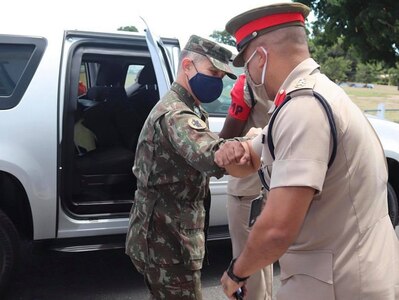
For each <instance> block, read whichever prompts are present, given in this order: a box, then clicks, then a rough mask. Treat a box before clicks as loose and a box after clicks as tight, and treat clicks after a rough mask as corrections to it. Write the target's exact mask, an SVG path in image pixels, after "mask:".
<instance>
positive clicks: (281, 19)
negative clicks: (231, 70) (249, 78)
mask: <svg viewBox="0 0 399 300" xmlns="http://www.w3.org/2000/svg"><path fill="white" fill-rule="evenodd" d="M309 12H310V9H309V7H307V6H306V5H304V4H302V3H298V2H295V3H276V4H272V5H267V6H262V7H258V8H254V9H251V10H249V11H246V12H244V13H242V14H240V15H238V16H235V17H234V18H232V19H231V20H230V21H228V22H227V24H226V31H227V32H229V33H230V34H231V35H233V36H234V37H235V38H236V43H237V50H238V52H239V53H238V54H237V56H236V57H235V59H234V61H233V65H234V66H236V67H242V66H244V63H245V62H244V59H243V57H242V54H243V52H244V50H245V48H246V47H247V46H248V44H249V43H250V42H251V41H252V40H253V39H255V38H256V37H258V36H260V35H262V34H265V33H268V32H270V31H273V30H276V29H280V28H283V27H288V26H305V19H306V17H307V16H308V15H309Z"/></svg>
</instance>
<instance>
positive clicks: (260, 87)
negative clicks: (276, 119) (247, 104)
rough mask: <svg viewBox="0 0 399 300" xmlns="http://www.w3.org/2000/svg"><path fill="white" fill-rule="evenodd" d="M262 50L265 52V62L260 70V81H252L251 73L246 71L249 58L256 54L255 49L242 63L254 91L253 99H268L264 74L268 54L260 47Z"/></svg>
mask: <svg viewBox="0 0 399 300" xmlns="http://www.w3.org/2000/svg"><path fill="white" fill-rule="evenodd" d="M261 48H262V50H263V52H265V54H266V61H265V64H264V65H263V70H262V81H261V83H259V84H257V83H255V82H254V81H253V79H252V77H251V75H250V74H249V71H248V63H249V62H250V60H251V59H252V58H253V57H254V56H255V54H256V49H255V51H254V52H253V53H252V54H251V56H250V57H249V58H248V60H247V61H246V62H245V64H244V70H245V76H246V78H247V81H248V84H249V85H250V86H251V88H252V91H253V93H254V97H255V99H259V100H264V101H265V100H270V98H269V95H268V94H267V91H266V88H265V75H266V66H267V60H268V55H267V51H266V49H265V48H263V47H261Z"/></svg>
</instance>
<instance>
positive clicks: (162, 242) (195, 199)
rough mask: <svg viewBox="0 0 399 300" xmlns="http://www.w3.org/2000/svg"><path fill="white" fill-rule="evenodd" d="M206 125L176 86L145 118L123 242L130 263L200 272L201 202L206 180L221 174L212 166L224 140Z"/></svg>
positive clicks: (173, 86)
mask: <svg viewBox="0 0 399 300" xmlns="http://www.w3.org/2000/svg"><path fill="white" fill-rule="evenodd" d="M195 109H197V112H196V113H197V114H198V115H199V116H200V117H201V118H202V119H201V118H199V117H198V116H197V115H196V114H195V113H194V110H195ZM207 122H208V121H207V113H206V112H205V111H204V110H202V109H200V110H198V107H194V99H193V98H192V97H191V95H190V94H189V93H188V92H187V90H185V89H184V88H183V87H182V86H181V85H179V84H177V83H173V84H172V88H171V90H170V91H169V92H168V93H167V94H166V95H165V96H164V97H163V98H162V99H161V101H159V102H158V103H157V105H156V106H155V107H154V108H153V110H152V111H151V113H150V115H149V116H148V118H147V120H146V122H145V124H144V127H143V129H142V131H141V134H140V137H139V142H138V146H137V150H136V159H135V163H134V167H133V173H134V175H135V176H136V177H137V190H136V193H135V201H134V204H133V207H132V210H131V214H130V224H129V229H128V234H127V240H126V253H127V254H128V255H129V256H130V257H131V258H132V259H133V261H134V260H136V261H138V262H140V263H143V264H149V263H152V264H154V263H155V264H158V265H171V264H184V265H185V266H186V267H187V268H189V269H192V270H198V269H201V267H202V260H203V256H204V247H205V246H204V231H203V228H204V218H205V210H204V205H203V199H204V197H205V193H206V190H207V188H208V184H209V176H216V177H221V176H222V175H223V174H224V170H223V169H220V168H219V167H218V166H217V165H216V164H215V163H214V161H213V159H214V152H215V151H216V150H217V149H218V147H219V145H220V144H221V143H223V141H224V140H223V139H220V138H218V136H217V135H216V134H214V133H212V132H210V130H209V129H208V124H207ZM136 267H137V266H136Z"/></svg>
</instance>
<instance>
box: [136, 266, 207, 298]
mask: <svg viewBox="0 0 399 300" xmlns="http://www.w3.org/2000/svg"><path fill="white" fill-rule="evenodd" d="M133 264H134V265H135V266H136V268H137V269H138V270H140V271H141V273H142V274H143V275H144V281H145V283H146V285H147V288H148V290H149V291H150V294H151V296H150V300H161V299H162V300H163V299H165V300H202V292H201V271H200V270H188V269H187V268H186V267H185V266H184V265H174V266H159V265H155V264H148V265H142V264H141V263H139V262H137V261H135V260H133ZM138 265H139V266H138Z"/></svg>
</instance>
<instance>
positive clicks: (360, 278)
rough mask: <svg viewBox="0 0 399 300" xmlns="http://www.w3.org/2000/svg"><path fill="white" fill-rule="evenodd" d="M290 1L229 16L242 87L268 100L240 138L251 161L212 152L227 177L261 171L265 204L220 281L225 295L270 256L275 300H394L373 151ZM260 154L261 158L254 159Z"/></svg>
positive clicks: (381, 168) (381, 174)
mask: <svg viewBox="0 0 399 300" xmlns="http://www.w3.org/2000/svg"><path fill="white" fill-rule="evenodd" d="M308 13H309V8H308V7H307V6H305V5H303V4H300V3H284V4H275V5H269V6H264V7H260V8H257V9H253V10H250V11H247V12H244V13H242V14H240V15H238V16H236V17H235V18H233V19H232V20H230V21H229V22H228V23H227V25H226V29H227V31H228V32H230V33H232V34H234V36H235V37H236V40H237V46H238V50H239V54H238V55H237V57H236V58H235V60H234V62H233V64H235V65H236V66H244V68H245V71H246V74H247V79H248V80H251V81H252V82H250V84H251V86H253V87H255V89H256V88H258V89H259V90H262V92H263V93H265V94H267V95H268V96H270V97H272V99H274V104H275V106H276V109H275V111H274V112H273V115H272V117H271V120H270V122H269V125H268V126H266V127H265V128H264V130H263V133H262V134H261V135H259V136H257V137H256V138H255V139H254V140H252V141H249V142H243V145H244V147H246V149H247V151H248V152H250V153H251V163H250V164H243V165H239V164H236V163H235V160H236V158H235V157H233V158H231V157H230V155H231V154H232V153H234V151H231V149H230V150H229V149H226V150H225V149H224V147H221V148H220V150H219V151H218V152H217V153H216V156H215V161H216V162H217V163H218V165H219V166H223V167H226V169H227V171H228V172H229V173H230V174H232V175H234V176H241V177H242V176H245V175H247V174H249V173H251V172H255V171H256V170H258V168H259V166H260V169H261V170H262V172H261V173H262V180H264V184H265V185H267V186H269V188H270V192H269V193H268V196H267V202H266V205H265V207H264V209H263V211H262V213H261V215H260V216H259V217H258V219H257V221H256V223H255V225H254V226H253V228H252V230H251V233H250V235H249V238H248V241H247V244H246V246H245V248H244V250H243V252H242V253H241V254H240V256H239V257H238V258H236V259H233V260H232V263H231V264H230V266H229V268H228V270H227V272H226V273H225V274H224V275H223V277H222V280H221V282H222V286H223V289H224V291H225V293H226V295H227V296H228V297H230V299H233V293H234V292H235V291H236V290H237V288H238V287H240V286H245V280H246V278H247V277H248V276H250V275H251V274H253V273H255V272H256V271H257V270H259V269H260V268H262V267H264V266H266V265H268V264H271V263H273V262H275V261H276V260H278V259H279V261H280V267H281V288H280V290H279V291H278V293H277V299H278V300H285V299H290V300H291V299H306V300H320V299H324V300H333V299H335V300H340V299H361V300H385V299H390V300H394V299H399V243H398V239H397V237H396V234H395V232H394V230H393V228H392V224H391V222H390V219H389V216H388V208H387V177H388V175H387V167H386V160H385V157H384V153H383V149H382V147H381V144H380V142H379V139H378V137H377V135H376V133H375V132H374V130H373V128H372V126H371V125H370V124H369V122H368V120H367V119H366V117H365V116H364V114H363V112H362V111H361V110H360V109H359V108H358V107H357V106H356V105H355V104H354V103H353V102H351V100H350V99H349V97H348V96H347V95H346V94H345V92H344V91H343V90H342V89H341V88H340V87H339V86H337V85H336V84H335V83H334V82H332V81H331V80H329V79H328V78H327V77H326V76H325V75H324V74H322V73H321V72H320V69H319V65H318V64H317V63H316V62H315V61H314V60H313V59H311V58H310V55H309V51H308V45H307V41H306V33H305V29H304V20H305V18H306V16H307V15H308ZM260 157H261V158H262V159H260Z"/></svg>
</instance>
